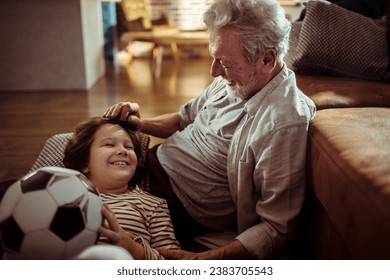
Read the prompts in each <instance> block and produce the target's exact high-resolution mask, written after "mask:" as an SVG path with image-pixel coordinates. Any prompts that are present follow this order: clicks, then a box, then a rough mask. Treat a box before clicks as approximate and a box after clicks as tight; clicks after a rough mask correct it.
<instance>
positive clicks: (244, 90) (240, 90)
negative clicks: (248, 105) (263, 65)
mask: <svg viewBox="0 0 390 280" xmlns="http://www.w3.org/2000/svg"><path fill="white" fill-rule="evenodd" d="M256 83H257V78H256V71H255V69H253V70H252V72H251V77H250V81H249V83H248V84H246V85H238V84H236V85H234V86H228V93H229V94H230V95H232V96H234V97H238V98H240V99H241V100H245V99H248V98H250V97H252V95H254V94H255V93H256V92H257V90H256V89H255V86H256Z"/></svg>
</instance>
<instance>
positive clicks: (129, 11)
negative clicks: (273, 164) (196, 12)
mask: <svg viewBox="0 0 390 280" xmlns="http://www.w3.org/2000/svg"><path fill="white" fill-rule="evenodd" d="M117 17H118V20H117V22H118V33H119V46H120V49H121V50H124V49H126V50H127V52H128V53H129V55H130V57H131V56H132V53H131V44H132V43H133V42H136V41H140V42H150V43H152V44H153V48H152V59H153V60H152V67H153V71H154V73H155V77H157V78H158V77H160V73H161V64H162V58H163V52H164V47H165V46H169V47H170V50H171V52H172V55H173V57H174V59H175V60H176V61H178V60H179V50H178V46H177V45H178V44H208V42H209V35H208V33H207V32H206V31H190V32H182V31H180V30H179V28H178V27H177V26H176V24H175V22H174V20H173V18H172V17H171V16H169V15H164V14H163V15H162V16H161V18H160V19H157V20H151V19H150V17H149V13H148V11H147V9H146V4H145V1H144V0H122V1H121V2H120V3H117Z"/></svg>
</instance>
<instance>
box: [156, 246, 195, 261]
mask: <svg viewBox="0 0 390 280" xmlns="http://www.w3.org/2000/svg"><path fill="white" fill-rule="evenodd" d="M158 251H159V252H160V254H161V255H163V256H164V258H165V259H167V260H199V259H200V258H199V254H198V253H193V252H189V251H184V250H178V249H162V248H160V249H158Z"/></svg>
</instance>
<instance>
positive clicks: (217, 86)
mask: <svg viewBox="0 0 390 280" xmlns="http://www.w3.org/2000/svg"><path fill="white" fill-rule="evenodd" d="M224 86H225V83H224V81H223V79H222V78H221V77H218V78H215V79H214V81H213V82H212V83H211V84H210V85H209V86H208V87H207V88H206V89H205V90H204V91H203V92H201V93H200V94H199V95H198V96H197V97H195V98H193V99H191V100H190V101H189V102H188V103H186V104H184V105H182V106H181V107H180V110H179V117H180V128H181V129H184V128H185V127H186V126H187V125H189V124H191V123H193V122H194V120H195V118H196V115H197V114H198V112H199V111H200V110H202V108H203V107H204V106H205V104H206V101H207V100H208V99H209V98H210V97H211V96H212V95H214V94H217V93H220V92H221V89H222V87H224Z"/></svg>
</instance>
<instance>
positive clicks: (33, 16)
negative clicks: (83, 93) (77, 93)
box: [0, 0, 104, 91]
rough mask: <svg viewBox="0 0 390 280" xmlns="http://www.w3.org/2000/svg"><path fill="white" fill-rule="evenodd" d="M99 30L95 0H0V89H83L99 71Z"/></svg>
mask: <svg viewBox="0 0 390 280" xmlns="http://www.w3.org/2000/svg"><path fill="white" fill-rule="evenodd" d="M99 30H100V31H99ZM101 33H102V31H101V9H100V2H99V1H97V0H66V1H63V0H34V1H31V0H1V1H0V38H1V44H0V61H1V62H0V90H1V91H12V90H73V89H75V90H86V89H89V88H90V87H91V86H92V85H93V84H94V83H95V82H96V80H97V79H98V78H99V77H101V76H102V75H103V74H104V58H103V38H102V35H101Z"/></svg>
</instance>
